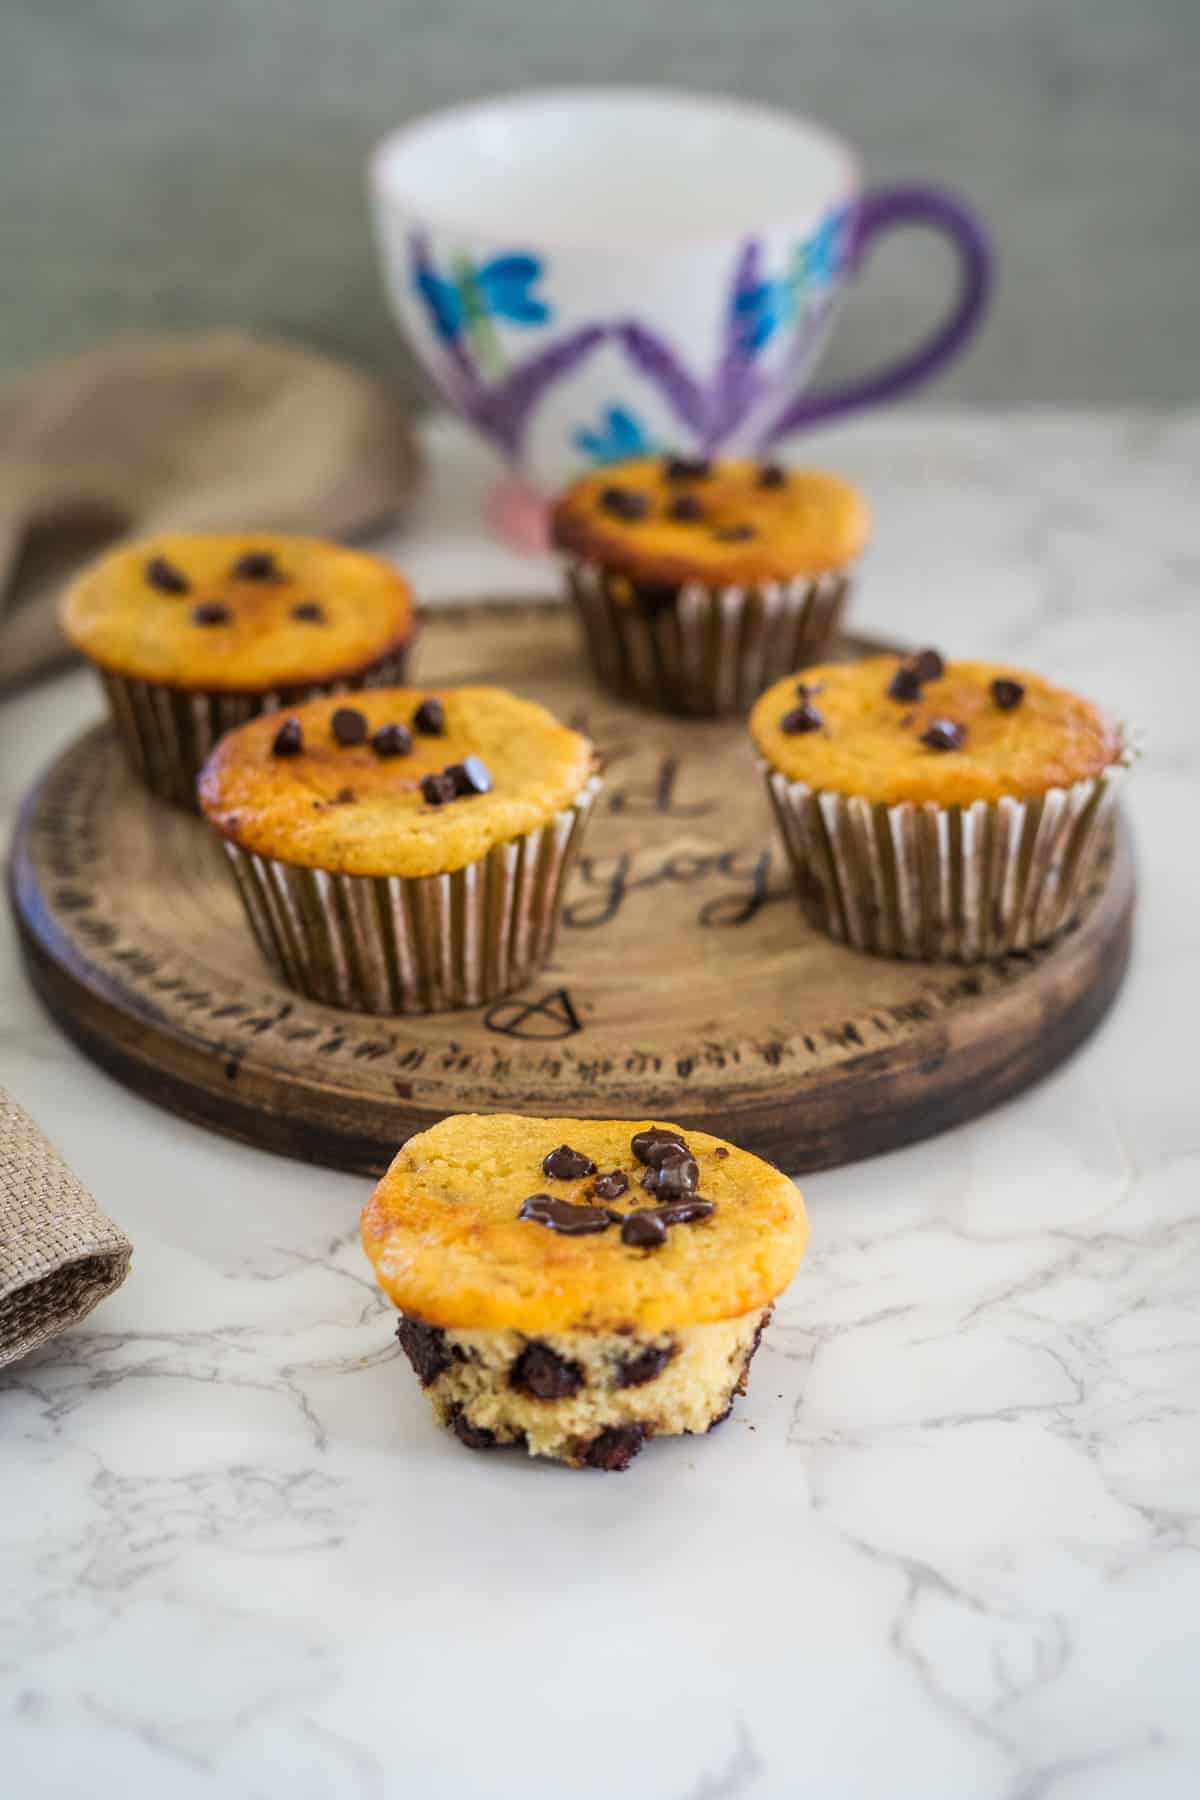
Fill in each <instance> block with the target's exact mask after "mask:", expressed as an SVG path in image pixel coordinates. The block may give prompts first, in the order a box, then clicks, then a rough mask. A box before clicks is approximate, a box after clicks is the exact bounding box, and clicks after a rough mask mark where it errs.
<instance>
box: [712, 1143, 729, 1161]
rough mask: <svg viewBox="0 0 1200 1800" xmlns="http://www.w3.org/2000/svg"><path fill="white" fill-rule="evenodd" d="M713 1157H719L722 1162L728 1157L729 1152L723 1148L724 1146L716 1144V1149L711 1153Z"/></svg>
mask: <svg viewBox="0 0 1200 1800" xmlns="http://www.w3.org/2000/svg"><path fill="white" fill-rule="evenodd" d="M713 1155H714V1156H719V1157H720V1159H721V1161H722V1162H724V1161H725V1158H726V1157H727V1156H728V1155H729V1152H728V1150H727V1149H726V1148H725V1146H724V1144H718V1145H717V1147H716V1149H715V1150H714V1151H713Z"/></svg>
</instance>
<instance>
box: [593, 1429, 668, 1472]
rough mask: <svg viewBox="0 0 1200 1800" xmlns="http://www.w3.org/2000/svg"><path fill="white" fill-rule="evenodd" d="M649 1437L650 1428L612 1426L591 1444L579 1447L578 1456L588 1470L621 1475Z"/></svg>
mask: <svg viewBox="0 0 1200 1800" xmlns="http://www.w3.org/2000/svg"><path fill="white" fill-rule="evenodd" d="M649 1436H650V1428H649V1426H646V1425H610V1426H609V1428H608V1430H607V1431H602V1432H601V1433H600V1434H599V1436H598V1437H594V1438H592V1440H591V1442H590V1443H586V1444H581V1445H579V1446H578V1448H577V1449H576V1455H577V1456H578V1458H579V1460H580V1462H581V1463H583V1464H584V1466H585V1467H586V1468H589V1469H604V1470H605V1471H606V1472H607V1473H608V1474H610V1475H619V1474H620V1473H621V1472H622V1470H624V1469H627V1468H628V1467H629V1465H630V1463H631V1462H632V1461H633V1459H634V1457H635V1456H636V1455H637V1453H638V1451H639V1450H640V1449H641V1447H642V1445H643V1444H644V1443H645V1441H646V1439H647V1438H648V1437H649Z"/></svg>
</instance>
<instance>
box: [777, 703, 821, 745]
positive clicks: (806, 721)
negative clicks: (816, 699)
mask: <svg viewBox="0 0 1200 1800" xmlns="http://www.w3.org/2000/svg"><path fill="white" fill-rule="evenodd" d="M824 723H825V720H824V717H823V716H822V714H821V713H819V712H818V711H817V709H816V707H815V706H814V705H813V703H812V701H811V700H802V701H801V702H800V704H799V706H793V708H792V710H791V712H786V713H784V715H783V717H782V719H780V721H779V729H780V731H786V732H787V733H788V735H789V737H793V736H795V735H796V734H797V733H798V732H802V731H820V729H821V727H822V725H823V724H824Z"/></svg>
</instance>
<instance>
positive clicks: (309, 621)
mask: <svg viewBox="0 0 1200 1800" xmlns="http://www.w3.org/2000/svg"><path fill="white" fill-rule="evenodd" d="M292 617H293V619H299V621H300V623H301V624H302V625H323V624H324V623H325V608H324V607H323V606H322V605H321V602H320V601H319V600H301V601H300V602H299V604H298V605H296V606H293V608H292Z"/></svg>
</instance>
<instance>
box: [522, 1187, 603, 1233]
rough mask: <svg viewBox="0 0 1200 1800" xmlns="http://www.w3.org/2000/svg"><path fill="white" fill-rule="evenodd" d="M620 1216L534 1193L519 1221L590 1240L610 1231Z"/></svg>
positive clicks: (523, 1204)
mask: <svg viewBox="0 0 1200 1800" xmlns="http://www.w3.org/2000/svg"><path fill="white" fill-rule="evenodd" d="M620 1216H621V1215H620V1213H614V1212H611V1211H610V1210H609V1208H608V1207H607V1206H573V1205H572V1204H571V1202H570V1201H569V1200H559V1199H556V1198H555V1197H554V1196H553V1195H551V1194H530V1196H529V1198H528V1200H524V1201H522V1203H521V1210H520V1212H519V1213H518V1214H517V1217H518V1219H528V1220H530V1221H531V1223H533V1224H534V1225H545V1226H547V1227H548V1228H549V1229H550V1230H551V1231H558V1232H561V1233H562V1235H563V1237H589V1236H590V1235H591V1234H592V1233H593V1232H596V1231H607V1230H608V1228H609V1226H610V1225H615V1224H616V1223H617V1221H618V1220H619V1218H620Z"/></svg>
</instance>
